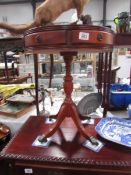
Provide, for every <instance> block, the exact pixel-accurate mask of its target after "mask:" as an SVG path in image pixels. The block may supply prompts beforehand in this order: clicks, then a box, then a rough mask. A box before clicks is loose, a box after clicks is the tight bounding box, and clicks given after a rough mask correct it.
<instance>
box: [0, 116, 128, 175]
mask: <svg viewBox="0 0 131 175" xmlns="http://www.w3.org/2000/svg"><path fill="white" fill-rule="evenodd" d="M97 122H98V119H97V120H96V121H95V125H96V123H97ZM95 125H89V126H85V130H86V132H87V133H88V130H90V132H91V134H92V135H93V136H94V137H96V138H99V139H100V140H102V141H104V142H105V146H104V147H103V148H102V150H101V151H100V152H99V153H95V152H93V151H91V150H89V149H87V148H84V147H83V146H82V143H83V142H84V141H85V139H84V138H83V137H82V136H81V135H79V133H78V132H77V128H76V127H75V125H74V123H73V121H72V120H71V119H70V118H66V119H65V120H64V121H63V122H62V125H61V127H60V129H59V130H57V132H56V133H55V134H54V135H53V142H52V143H51V144H50V146H49V147H48V148H40V147H33V146H32V143H33V142H34V140H35V139H36V137H37V136H38V135H41V133H43V131H44V132H47V130H48V128H49V127H51V126H52V125H48V124H44V118H43V117H40V116H39V117H35V116H34V117H30V118H29V119H28V121H27V122H26V124H25V125H24V126H23V127H22V129H21V130H20V131H19V133H18V134H17V135H16V136H15V137H14V138H13V139H12V140H11V142H10V143H9V144H8V145H7V147H6V148H5V149H4V150H3V151H2V152H1V158H4V159H5V160H6V162H9V163H10V172H11V175H24V174H25V173H24V171H25V169H32V171H33V173H32V174H33V175H44V174H45V175H47V174H51V175H56V174H57V175H72V174H76V175H88V174H89V175H105V174H107V175H130V174H131V149H129V148H127V147H124V146H121V145H118V144H116V143H112V142H109V141H106V140H103V139H102V138H100V137H99V136H98V135H97V134H96V132H95V129H94V127H95Z"/></svg>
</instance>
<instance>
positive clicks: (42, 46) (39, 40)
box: [24, 25, 113, 142]
mask: <svg viewBox="0 0 131 175" xmlns="http://www.w3.org/2000/svg"><path fill="white" fill-rule="evenodd" d="M24 41H25V51H26V52H29V53H33V54H34V60H35V84H36V99H37V112H38V114H39V106H38V56H37V54H38V53H51V54H52V53H60V54H61V55H62V56H63V59H64V62H65V66H66V75H65V77H64V83H63V87H64V91H65V100H64V102H63V104H62V105H61V108H60V110H59V112H58V114H57V115H56V116H53V117H55V118H56V119H57V120H56V122H55V124H54V126H53V128H52V129H51V130H50V131H48V132H46V133H42V136H41V139H40V140H41V141H45V140H46V139H47V138H49V137H51V136H52V135H53V134H54V133H55V132H56V130H57V129H58V128H59V127H60V124H61V122H62V121H63V120H64V119H65V118H66V117H71V118H72V120H73V121H74V123H75V124H76V126H77V129H78V130H79V132H80V133H81V135H83V136H84V137H85V138H86V139H89V140H90V141H91V142H93V139H92V136H91V134H90V132H89V131H88V133H87V132H86V131H85V129H84V127H83V125H82V124H81V121H80V117H81V116H80V114H79V113H78V110H77V108H76V105H75V103H74V102H73V101H72V98H71V93H72V91H73V82H72V76H71V64H72V61H73V56H76V55H77V53H78V52H82V51H88V52H99V53H100V54H99V64H100V66H99V67H101V68H100V71H99V74H100V75H101V73H102V72H101V70H103V67H104V75H105V78H104V87H103V88H104V91H103V94H104V95H103V105H104V106H105V108H106V107H107V101H108V99H107V98H106V96H108V95H106V93H107V94H109V86H110V85H109V84H110V69H111V59H112V56H111V55H112V54H111V52H112V48H113V33H112V31H111V30H110V29H108V28H104V27H98V26H86V25H64V26H63V25H54V26H45V27H39V28H33V29H30V30H28V31H26V33H25V35H24ZM104 58H105V62H104V66H103V65H102V64H103V59H104ZM108 61H109V62H108ZM107 75H109V76H107ZM100 79H101V77H100V76H99V80H100ZM99 82H100V81H99ZM107 84H108V86H107ZM107 87H108V88H107ZM106 88H107V89H108V90H107V91H106ZM98 89H99V90H101V89H102V83H98Z"/></svg>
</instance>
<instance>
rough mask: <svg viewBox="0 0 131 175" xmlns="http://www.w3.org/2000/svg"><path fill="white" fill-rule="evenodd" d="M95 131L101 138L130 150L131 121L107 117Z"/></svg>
mask: <svg viewBox="0 0 131 175" xmlns="http://www.w3.org/2000/svg"><path fill="white" fill-rule="evenodd" d="M95 129H96V132H97V133H98V134H99V135H100V136H101V137H103V138H105V139H107V140H110V141H112V142H115V143H118V144H121V145H124V146H127V147H130V148H131V120H127V119H122V118H108V117H107V118H103V119H101V120H100V122H99V123H98V124H97V126H96V128H95Z"/></svg>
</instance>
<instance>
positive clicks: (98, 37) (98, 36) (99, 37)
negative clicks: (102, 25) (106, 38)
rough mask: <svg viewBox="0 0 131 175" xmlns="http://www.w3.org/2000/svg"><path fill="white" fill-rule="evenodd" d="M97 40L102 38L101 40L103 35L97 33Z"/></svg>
mask: <svg viewBox="0 0 131 175" xmlns="http://www.w3.org/2000/svg"><path fill="white" fill-rule="evenodd" d="M97 40H98V41H102V40H103V35H102V34H101V33H99V34H98V35H97Z"/></svg>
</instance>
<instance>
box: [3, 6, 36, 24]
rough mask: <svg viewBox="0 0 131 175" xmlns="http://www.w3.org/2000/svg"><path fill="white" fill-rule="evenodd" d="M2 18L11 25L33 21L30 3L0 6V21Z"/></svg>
mask: <svg viewBox="0 0 131 175" xmlns="http://www.w3.org/2000/svg"><path fill="white" fill-rule="evenodd" d="M3 17H5V18H6V19H7V22H9V23H13V24H24V23H26V22H30V21H31V20H32V19H33V12H32V6H31V4H30V3H25V4H10V5H0V21H3Z"/></svg>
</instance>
